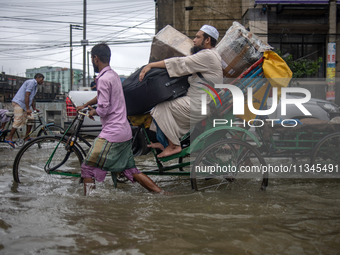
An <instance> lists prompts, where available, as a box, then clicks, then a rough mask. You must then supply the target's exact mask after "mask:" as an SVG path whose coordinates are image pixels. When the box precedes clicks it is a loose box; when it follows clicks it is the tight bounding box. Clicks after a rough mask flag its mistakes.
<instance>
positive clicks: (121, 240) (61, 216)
mask: <svg viewBox="0 0 340 255" xmlns="http://www.w3.org/2000/svg"><path fill="white" fill-rule="evenodd" d="M17 151H18V150H17V149H16V150H12V149H8V147H7V146H2V145H1V147H0V155H1V163H0V175H1V178H0V194H1V195H0V199H1V202H0V204H1V205H0V212H1V213H0V254H339V253H340V187H339V184H340V180H338V179H337V180H334V179H314V180H302V179H300V180H297V179H274V180H273V179H271V180H270V183H269V185H270V186H269V187H268V190H267V191H260V190H259V187H258V185H257V183H254V182H252V181H236V182H235V183H233V184H232V185H231V186H229V187H228V189H227V190H221V191H206V192H202V193H201V192H192V191H191V189H190V182H189V181H186V180H181V178H180V177H157V176H154V177H152V178H153V179H154V180H155V181H161V180H174V181H173V182H158V184H159V185H160V186H161V187H162V188H163V189H164V190H168V191H172V192H173V193H174V195H171V196H164V195H156V194H151V193H148V192H147V191H145V190H144V189H143V188H141V187H140V186H139V185H138V184H135V185H133V184H130V183H129V184H119V187H118V189H114V188H113V185H112V181H111V180H110V178H107V179H106V181H105V182H104V183H103V184H101V185H99V186H97V189H96V190H95V192H94V193H93V194H92V195H91V196H90V197H84V196H83V189H82V186H79V185H78V180H76V179H62V180H60V179H56V180H53V181H52V182H47V183H45V184H43V185H42V184H39V185H37V186H31V187H25V186H20V185H19V186H18V185H16V184H14V183H13V180H12V164H13V159H14V157H15V154H16V152H17ZM141 162H144V163H146V164H147V165H149V164H151V162H152V160H151V158H150V157H149V156H147V157H143V158H140V159H139V160H138V164H140V163H141Z"/></svg>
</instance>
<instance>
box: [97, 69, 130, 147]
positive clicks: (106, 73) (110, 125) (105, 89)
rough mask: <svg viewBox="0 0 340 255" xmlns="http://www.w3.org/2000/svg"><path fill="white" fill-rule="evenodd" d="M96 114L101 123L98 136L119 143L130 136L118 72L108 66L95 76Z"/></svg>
mask: <svg viewBox="0 0 340 255" xmlns="http://www.w3.org/2000/svg"><path fill="white" fill-rule="evenodd" d="M96 83H97V101H98V102H97V105H98V106H97V110H96V111H97V114H98V115H99V117H100V121H101V123H102V131H101V132H100V134H99V137H101V138H104V139H106V140H108V141H109V142H115V143H121V142H125V141H128V140H130V139H131V138H132V132H131V127H130V124H129V122H128V120H127V114H126V105H125V98H124V94H123V87H122V83H121V81H120V78H119V76H118V74H117V73H116V72H115V71H113V70H112V69H111V67H110V66H107V67H105V68H104V69H102V70H101V71H100V73H99V75H98V76H97V78H96Z"/></svg>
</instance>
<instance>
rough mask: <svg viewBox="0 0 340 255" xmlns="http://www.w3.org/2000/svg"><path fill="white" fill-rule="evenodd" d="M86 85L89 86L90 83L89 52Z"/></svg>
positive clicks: (88, 54) (88, 53) (88, 55)
mask: <svg viewBox="0 0 340 255" xmlns="http://www.w3.org/2000/svg"><path fill="white" fill-rule="evenodd" d="M87 85H88V86H89V87H91V83H90V52H89V51H88V52H87Z"/></svg>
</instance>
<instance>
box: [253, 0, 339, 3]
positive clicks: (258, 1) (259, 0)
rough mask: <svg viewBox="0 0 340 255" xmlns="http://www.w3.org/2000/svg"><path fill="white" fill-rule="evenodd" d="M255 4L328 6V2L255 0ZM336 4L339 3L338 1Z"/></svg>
mask: <svg viewBox="0 0 340 255" xmlns="http://www.w3.org/2000/svg"><path fill="white" fill-rule="evenodd" d="M255 3H256V4H329V0H295V1H292V0H257V1H255ZM337 3H340V1H339V0H338V1H337Z"/></svg>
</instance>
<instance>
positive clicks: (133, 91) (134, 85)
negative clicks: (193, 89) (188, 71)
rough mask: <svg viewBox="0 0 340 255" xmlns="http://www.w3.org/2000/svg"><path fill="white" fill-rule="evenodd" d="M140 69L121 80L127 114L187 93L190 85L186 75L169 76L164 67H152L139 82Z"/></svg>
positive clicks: (129, 114)
mask: <svg viewBox="0 0 340 255" xmlns="http://www.w3.org/2000/svg"><path fill="white" fill-rule="evenodd" d="M142 69H143V67H142V68H140V69H139V70H137V71H136V72H135V73H133V74H132V75H130V76H129V77H128V78H127V79H126V80H124V81H123V91H124V96H125V102H126V110H127V115H128V116H132V115H139V114H144V113H146V112H148V111H150V110H151V109H152V108H153V107H154V106H156V105H157V104H159V103H161V102H164V101H166V100H172V99H175V98H177V97H180V96H184V95H185V94H186V93H187V91H188V88H189V86H190V85H189V83H188V76H183V77H176V78H170V77H169V74H168V72H167V70H166V69H165V68H152V69H151V70H150V71H149V72H147V73H146V75H145V77H144V79H143V80H142V81H141V82H140V81H139V74H140V72H141V71H142Z"/></svg>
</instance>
